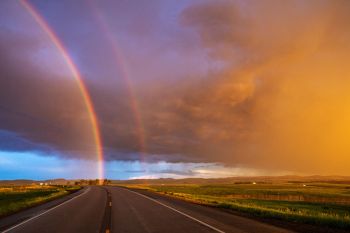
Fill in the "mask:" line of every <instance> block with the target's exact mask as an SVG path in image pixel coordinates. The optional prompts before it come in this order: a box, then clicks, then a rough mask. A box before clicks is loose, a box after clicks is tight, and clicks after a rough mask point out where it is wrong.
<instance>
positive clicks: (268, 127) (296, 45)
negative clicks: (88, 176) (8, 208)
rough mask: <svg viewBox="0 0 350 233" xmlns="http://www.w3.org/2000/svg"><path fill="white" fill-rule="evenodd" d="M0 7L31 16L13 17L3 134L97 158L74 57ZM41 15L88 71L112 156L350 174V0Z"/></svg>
mask: <svg viewBox="0 0 350 233" xmlns="http://www.w3.org/2000/svg"><path fill="white" fill-rule="evenodd" d="M2 4H3V5H4V6H5V5H6V6H7V8H11V9H12V11H15V12H16V13H17V15H19V16H18V18H16V19H15V20H14V22H11V23H8V24H6V22H9V19H10V18H11V17H14V16H13V15H14V14H11V12H10V11H9V10H8V11H7V12H3V13H4V14H3V15H4V16H2V18H1V20H2V21H3V22H4V23H2V24H1V25H0V26H1V27H0V29H1V30H0V50H1V53H0V61H1V62H0V77H1V78H0V128H1V129H3V130H6V132H12V133H13V134H15V135H16V137H21V138H22V139H20V140H22V141H23V140H25V141H26V142H32V143H29V144H28V150H33V145H39V144H40V146H38V149H39V150H42V149H40V148H41V147H42V146H43V145H44V147H45V148H46V147H49V148H52V150H55V151H58V152H59V153H58V154H59V155H60V156H62V157H67V158H72V157H73V158H88V159H93V158H94V154H93V153H94V152H93V151H94V146H95V145H94V142H93V137H92V134H91V132H92V131H91V125H90V122H89V117H88V113H87V112H86V108H85V105H84V102H83V99H82V97H81V94H80V93H79V89H78V87H77V85H76V82H75V80H74V78H73V77H72V74H70V72H69V70H68V69H67V67H66V65H65V63H64V60H62V57H61V55H60V54H59V53H58V52H57V50H56V48H55V47H54V46H53V45H52V43H50V41H49V40H48V38H47V35H45V32H43V31H42V30H41V29H40V28H39V27H38V25H36V23H35V21H34V20H33V19H31V17H30V14H28V12H25V10H24V9H23V8H21V6H20V5H18V4H17V5H16V3H9V2H4V3H2ZM13 5H16V6H13ZM33 5H35V7H37V8H38V11H39V12H41V13H42V14H43V15H44V17H45V18H46V19H47V21H48V23H49V24H50V25H51V26H52V28H53V30H55V32H56V33H57V35H59V37H60V38H61V39H62V41H63V43H64V44H65V45H66V46H67V50H68V51H69V53H70V54H71V56H72V57H73V60H74V61H75V62H76V63H77V65H78V67H79V70H80V71H81V73H82V74H83V78H84V80H85V83H86V85H87V88H88V90H89V93H90V94H91V97H92V100H93V103H94V106H95V110H96V112H97V116H98V119H99V126H100V129H101V133H102V141H103V147H104V152H105V155H106V159H107V160H110V161H113V160H140V159H142V160H144V161H149V162H156V161H168V162H197V163H203V162H204V163H221V164H225V165H227V166H232V167H247V168H255V169H261V168H262V169H267V170H271V171H275V170H279V171H280V170H285V171H295V172H300V173H308V172H310V173H323V174H330V173H332V174H335V173H337V174H349V173H348V167H349V166H350V159H349V158H350V157H349V156H348V155H349V152H350V144H349V143H348V140H347V139H348V135H349V133H348V132H349V130H350V128H349V127H350V122H349V119H350V111H349V110H348V109H349V108H348V106H349V104H350V94H349V93H350V92H349V87H350V79H349V75H350V69H349V66H348V65H347V61H349V60H350V55H349V54H350V31H349V26H348V22H350V18H349V17H350V14H349V12H350V4H349V3H348V1H342V0H335V1H307V2H305V1H283V2H281V1H277V0H276V1H274V0H265V1H253V0H252V1H194V2H187V1H180V2H179V4H173V3H169V2H166V1H159V2H156V1H155V2H152V3H150V4H148V3H147V4H145V3H142V2H140V3H139V4H136V3H134V2H123V1H120V2H119V1H118V2H117V3H116V2H114V1H111V2H103V3H95V2H93V3H92V4H83V3H81V4H77V3H70V2H69V1H67V2H65V1H62V2H61V3H56V5H55V6H53V5H50V4H48V3H46V4H45V3H43V2H40V1H38V2H35V4H34V3H33ZM3 9H4V8H3ZM63 9H68V10H67V11H68V13H67V14H64V12H65V11H64V10H63ZM18 12H20V13H18ZM50 13H51V14H50ZM98 15H100V16H98ZM6 17H7V18H6ZM98 17H100V18H99V19H98ZM5 19H6V20H5ZM82 19H84V21H83V23H82ZM99 20H100V23H98V22H99ZM101 20H102V21H103V22H102V23H104V24H105V27H106V28H107V30H108V32H106V31H105V30H106V28H103V27H102V28H101V25H100V24H101ZM69 22H72V23H69ZM23 24H24V25H27V26H26V27H28V28H30V30H29V31H27V30H24V29H23V30H21V31H18V30H17V31H16V30H14V29H13V28H14V25H17V26H18V25H22V27H24V26H23ZM81 25H83V27H82V29H81V30H75V29H77V28H79V27H80V26H81ZM106 33H107V34H106ZM108 33H110V34H109V36H108ZM111 38H112V39H111ZM113 46H114V47H116V46H117V47H118V49H117V50H118V53H120V54H119V55H118V56H116V54H115V50H113V49H112V48H113ZM0 136H1V134H0ZM11 140H15V137H14V136H11ZM0 145H1V144H0ZM6 145H14V146H12V147H13V148H12V149H13V150H16V144H15V143H12V144H11V143H8V144H7V143H6ZM7 149H9V148H8V147H7ZM22 149H23V146H22V147H21V150H22ZM164 172H165V173H166V172H167V171H166V170H165V171H164Z"/></svg>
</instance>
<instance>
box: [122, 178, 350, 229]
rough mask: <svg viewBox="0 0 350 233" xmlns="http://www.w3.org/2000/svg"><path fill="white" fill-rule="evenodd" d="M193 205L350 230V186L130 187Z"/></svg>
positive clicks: (193, 185)
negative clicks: (192, 203)
mask: <svg viewBox="0 0 350 233" xmlns="http://www.w3.org/2000/svg"><path fill="white" fill-rule="evenodd" d="M127 187H130V188H141V189H147V190H150V191H154V192H158V193H161V194H165V195H169V196H174V197H176V198H180V199H183V200H187V201H190V202H194V203H198V204H204V205H210V206H216V207H219V208H225V209H230V210H235V211H240V212H244V213H247V214H250V215H253V216H257V217H264V218H274V219H280V220H287V221H292V222H300V223H308V224H315V225H321V226H328V227H336V228H340V229H350V193H349V187H350V186H349V185H341V184H340V185H335V184H327V183H312V184H307V185H305V184H290V183H282V184H228V185H196V184H185V185H166V184H164V185H127Z"/></svg>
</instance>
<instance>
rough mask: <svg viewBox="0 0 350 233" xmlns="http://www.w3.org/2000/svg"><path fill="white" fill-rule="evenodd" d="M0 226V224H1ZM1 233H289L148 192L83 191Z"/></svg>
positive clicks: (93, 189) (121, 190) (118, 189)
mask: <svg viewBox="0 0 350 233" xmlns="http://www.w3.org/2000/svg"><path fill="white" fill-rule="evenodd" d="M0 225H1V220H0ZM4 232H14V233H24V232H29V233H31V232H33V233H34V232H35V233H37V232H40V233H45V232H50V233H56V232H57V233H59V232H64V233H70V232H74V233H77V232H82V233H90V232H91V233H93V232H94V233H99V232H103V233H106V232H108V233H110V232H114V233H117V232H118V233H119V232H125V233H127V232H128V233H142V232H160V233H164V232H169V233H175V232H191V233H192V232H203V233H205V232H259V233H260V232H261V233H264V232H266V233H267V232H269V233H270V232H271V233H274V232H291V231H288V230H285V229H282V228H278V227H275V226H272V225H268V224H265V223H262V222H258V221H256V220H252V219H248V218H244V217H239V216H236V215H233V214H230V213H226V212H223V211H220V210H218V209H215V208H211V207H205V206H200V205H196V204H192V203H188V202H185V201H181V200H177V199H174V198H170V197H166V196H162V195H159V194H155V193H151V192H147V191H134V190H129V189H126V188H122V187H112V186H107V187H88V188H85V190H83V192H81V193H79V194H78V195H76V196H74V197H73V198H71V199H69V200H68V201H66V202H63V203H61V204H59V205H57V206H55V207H52V208H51V209H48V210H45V211H41V212H40V213H37V214H36V215H35V216H32V217H30V218H27V219H26V220H24V221H22V222H20V223H17V225H13V226H12V227H9V228H7V230H5V231H4Z"/></svg>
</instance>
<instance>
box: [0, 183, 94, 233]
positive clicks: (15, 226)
mask: <svg viewBox="0 0 350 233" xmlns="http://www.w3.org/2000/svg"><path fill="white" fill-rule="evenodd" d="M89 191H90V187H89V188H87V189H86V190H85V191H84V192H83V193H81V194H79V195H78V196H75V197H73V198H71V199H69V200H67V201H65V202H63V203H61V204H59V205H56V206H54V207H52V208H51V209H48V210H46V211H44V212H42V213H40V214H38V215H35V216H34V217H31V218H29V219H27V220H25V221H23V222H21V223H19V224H17V225H14V226H13V227H10V228H9V229H6V230H4V231H3V232H2V233H6V232H10V231H12V230H13V229H15V228H17V227H19V226H21V225H23V224H25V223H27V222H29V221H32V220H34V219H36V218H38V217H40V216H41V215H44V214H46V213H48V212H50V211H52V210H54V209H56V208H58V207H60V206H62V205H64V204H67V203H69V202H71V201H73V200H74V199H76V198H78V197H80V196H82V195H84V194H86V193H87V192H89Z"/></svg>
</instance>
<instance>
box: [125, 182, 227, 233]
mask: <svg viewBox="0 0 350 233" xmlns="http://www.w3.org/2000/svg"><path fill="white" fill-rule="evenodd" d="M126 190H128V191H129V192H132V193H135V194H137V195H139V196H142V197H144V198H147V199H148V200H151V201H153V202H155V203H158V204H159V205H162V206H164V207H167V208H168V209H171V210H172V211H175V212H177V213H179V214H181V215H183V216H185V217H187V218H190V219H192V220H193V221H196V222H198V223H199V224H201V225H204V226H206V227H208V228H210V229H212V230H214V231H216V232H220V233H225V232H224V231H222V230H220V229H218V228H216V227H213V226H211V225H209V224H208V223H205V222H203V221H201V220H199V219H197V218H195V217H192V216H190V215H188V214H186V213H184V212H181V211H180V210H177V209H175V208H173V207H171V206H168V205H166V204H164V203H162V202H159V201H157V200H155V199H153V198H150V197H148V196H146V195H143V194H141V193H138V192H135V191H132V190H130V189H126Z"/></svg>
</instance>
